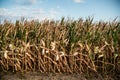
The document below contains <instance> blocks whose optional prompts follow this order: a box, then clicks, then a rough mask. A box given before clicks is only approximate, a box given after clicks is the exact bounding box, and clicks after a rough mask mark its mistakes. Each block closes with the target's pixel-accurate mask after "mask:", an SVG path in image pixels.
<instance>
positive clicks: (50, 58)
mask: <svg viewBox="0 0 120 80" xmlns="http://www.w3.org/2000/svg"><path fill="white" fill-rule="evenodd" d="M0 69H1V70H2V71H20V72H23V71H40V72H42V73H46V72H53V73H81V72H85V73H86V72H87V73H89V72H90V71H92V72H95V73H104V74H107V73H115V72H117V71H120V22H119V21H113V22H102V21H100V22H93V19H92V18H88V19H86V20H83V19H82V18H80V19H78V20H72V19H65V18H62V19H61V20H59V21H57V20H56V21H55V20H44V21H41V22H38V21H34V20H33V21H24V22H21V21H16V23H15V24H13V23H9V22H4V23H3V24H0Z"/></svg>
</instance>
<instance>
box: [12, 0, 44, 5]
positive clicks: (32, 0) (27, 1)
mask: <svg viewBox="0 0 120 80" xmlns="http://www.w3.org/2000/svg"><path fill="white" fill-rule="evenodd" d="M13 1H15V2H16V3H17V4H22V5H32V4H36V3H37V2H38V0H13ZM39 2H41V3H42V0H40V1H39Z"/></svg>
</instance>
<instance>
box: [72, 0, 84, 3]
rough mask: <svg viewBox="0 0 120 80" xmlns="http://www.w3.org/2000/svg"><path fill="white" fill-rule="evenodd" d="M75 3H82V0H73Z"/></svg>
mask: <svg viewBox="0 0 120 80" xmlns="http://www.w3.org/2000/svg"><path fill="white" fill-rule="evenodd" d="M74 2H75V3H83V2H84V0H74Z"/></svg>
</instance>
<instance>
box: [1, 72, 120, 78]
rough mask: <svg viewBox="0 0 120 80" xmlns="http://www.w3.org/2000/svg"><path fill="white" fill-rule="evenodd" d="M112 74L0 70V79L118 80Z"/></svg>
mask: <svg viewBox="0 0 120 80" xmlns="http://www.w3.org/2000/svg"><path fill="white" fill-rule="evenodd" d="M119 78H120V76H118V78H113V77H112V76H106V77H104V78H100V77H98V76H95V75H89V76H88V75H85V74H83V73H81V74H63V73H62V74H60V73H56V74H53V73H39V72H26V73H11V72H7V73H5V72H0V80H119Z"/></svg>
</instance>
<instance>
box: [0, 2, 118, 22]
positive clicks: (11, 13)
mask: <svg viewBox="0 0 120 80" xmlns="http://www.w3.org/2000/svg"><path fill="white" fill-rule="evenodd" d="M89 16H91V17H94V20H98V21H99V20H113V19H115V18H116V17H118V18H119V19H120V0H0V21H3V20H4V19H7V20H11V21H12V20H16V19H20V18H21V17H24V18H26V19H30V20H31V19H38V20H44V19H60V18H61V17H70V18H73V19H78V18H81V17H82V18H87V17H89Z"/></svg>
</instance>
